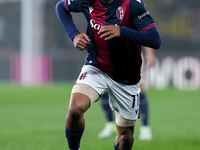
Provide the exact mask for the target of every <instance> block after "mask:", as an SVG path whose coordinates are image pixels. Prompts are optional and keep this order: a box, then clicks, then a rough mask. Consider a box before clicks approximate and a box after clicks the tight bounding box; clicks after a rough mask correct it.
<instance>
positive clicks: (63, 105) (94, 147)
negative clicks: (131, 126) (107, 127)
mask: <svg viewBox="0 0 200 150" xmlns="http://www.w3.org/2000/svg"><path fill="white" fill-rule="evenodd" d="M71 86H72V84H71V83H70V84H69V83H66V84H55V85H46V86H42V87H31V88H23V87H20V86H10V85H6V84H4V85H0V149H1V150H67V149H68V148H67V142H66V139H65V135H64V126H65V115H66V112H67V107H68V101H69V97H70V91H71ZM147 94H148V97H149V100H150V117H151V118H150V124H151V127H152V132H153V140H151V141H139V140H138V134H139V126H140V120H139V121H138V122H137V125H136V131H135V143H134V147H133V149H135V150H199V148H200V129H199V126H200V117H199V116H200V115H199V114H200V92H199V90H196V91H179V90H176V89H173V88H169V89H167V90H160V91H159V90H155V89H149V90H148V91H147ZM85 118H86V129H85V132H84V135H83V138H82V141H81V150H112V149H113V144H114V139H115V135H113V136H112V137H111V138H109V139H106V140H100V139H98V138H97V134H98V133H99V132H100V131H101V130H102V129H103V127H104V123H105V118H104V114H103V112H102V110H101V107H100V103H99V102H97V103H95V104H93V105H92V107H91V108H90V110H89V111H88V112H87V113H86V114H85Z"/></svg>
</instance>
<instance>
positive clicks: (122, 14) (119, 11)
mask: <svg viewBox="0 0 200 150" xmlns="http://www.w3.org/2000/svg"><path fill="white" fill-rule="evenodd" d="M116 16H117V18H118V19H119V20H122V18H123V16H124V11H123V8H122V7H121V6H119V7H118V8H117V10H116Z"/></svg>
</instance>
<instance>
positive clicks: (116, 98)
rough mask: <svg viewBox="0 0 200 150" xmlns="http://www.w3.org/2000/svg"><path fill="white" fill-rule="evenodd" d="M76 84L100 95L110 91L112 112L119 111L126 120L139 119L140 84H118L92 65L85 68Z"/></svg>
mask: <svg viewBox="0 0 200 150" xmlns="http://www.w3.org/2000/svg"><path fill="white" fill-rule="evenodd" d="M76 83H77V84H87V85H89V86H91V87H92V88H94V89H95V90H96V91H97V93H98V94H99V95H102V94H103V93H104V92H105V91H108V92H109V104H110V107H111V109H112V110H117V111H118V112H119V113H120V115H121V116H122V117H124V118H125V119H128V120H136V119H138V114H139V93H140V83H137V84H135V85H125V84H121V83H118V82H116V81H114V80H113V79H111V78H110V77H109V76H108V75H107V74H106V73H103V72H102V71H101V70H99V69H98V68H96V67H94V66H91V65H84V66H83V68H82V70H81V73H80V75H79V77H78V79H77V81H76Z"/></svg>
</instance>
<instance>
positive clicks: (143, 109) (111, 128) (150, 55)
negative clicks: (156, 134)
mask: <svg viewBox="0 0 200 150" xmlns="http://www.w3.org/2000/svg"><path fill="white" fill-rule="evenodd" d="M144 50H145V57H144V59H145V60H144V61H143V63H142V67H141V70H142V79H141V84H140V89H141V92H140V114H141V121H142V126H141V127H140V134H139V139H140V140H151V139H152V132H151V127H150V125H149V104H148V98H147V96H146V92H145V87H144V84H145V83H144V80H145V67H146V66H147V67H153V66H154V65H155V57H154V52H153V49H151V48H149V47H144ZM145 64H146V65H145ZM101 107H102V108H103V111H104V113H105V116H106V120H107V122H106V124H105V127H104V129H103V130H102V131H101V132H100V133H99V134H98V137H99V138H100V139H105V138H109V137H110V136H112V134H113V133H115V132H116V128H115V122H114V117H113V113H112V111H111V110H110V106H109V96H108V92H105V93H104V94H103V95H102V96H101Z"/></svg>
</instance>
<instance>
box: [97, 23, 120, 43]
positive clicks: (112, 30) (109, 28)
mask: <svg viewBox="0 0 200 150" xmlns="http://www.w3.org/2000/svg"><path fill="white" fill-rule="evenodd" d="M98 34H101V36H100V38H103V37H106V38H105V40H110V39H112V38H115V37H120V28H119V27H118V26H115V25H106V26H102V27H101V28H100V30H99V32H98Z"/></svg>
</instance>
